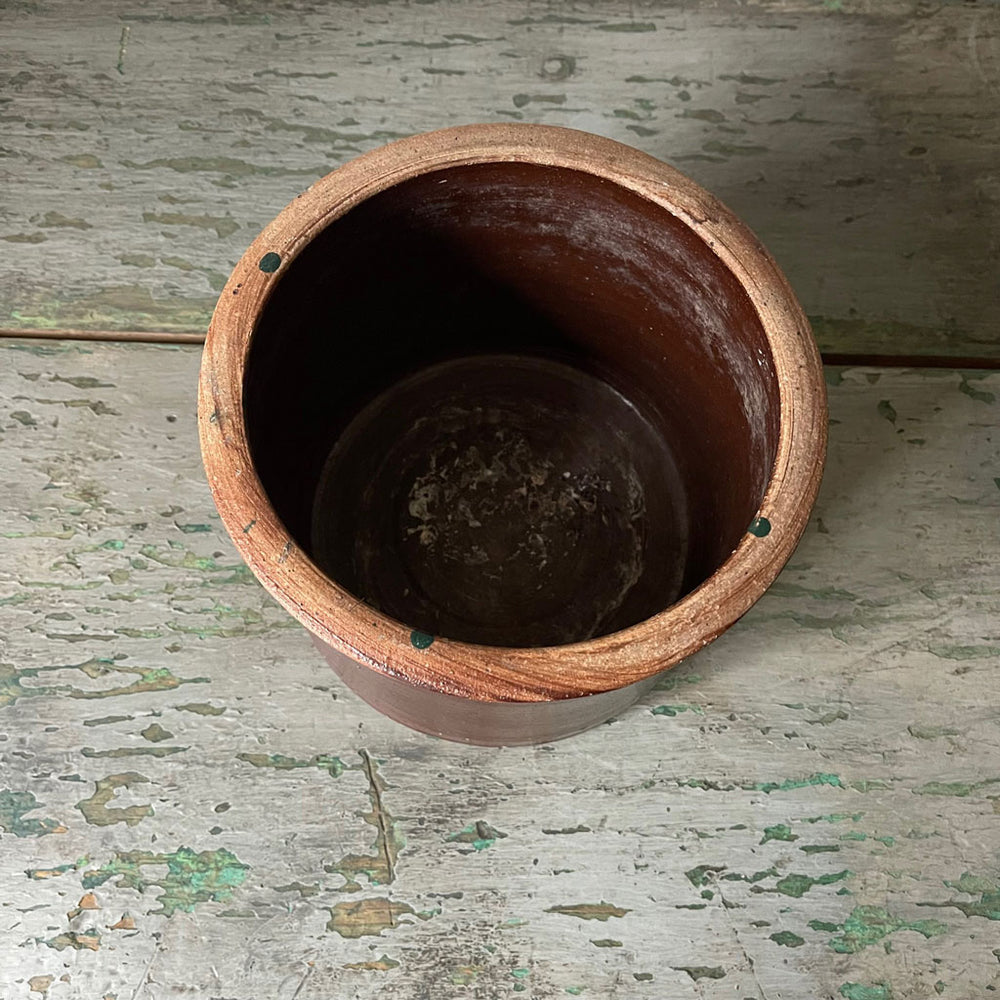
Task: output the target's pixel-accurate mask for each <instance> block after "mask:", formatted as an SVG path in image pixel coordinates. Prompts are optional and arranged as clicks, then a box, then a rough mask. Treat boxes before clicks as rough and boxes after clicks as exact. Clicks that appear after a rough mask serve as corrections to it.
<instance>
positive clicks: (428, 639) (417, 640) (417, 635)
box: [410, 628, 434, 649]
mask: <svg viewBox="0 0 1000 1000" xmlns="http://www.w3.org/2000/svg"><path fill="white" fill-rule="evenodd" d="M433 641H434V636H432V635H431V634H430V633H429V632H421V631H420V629H416V628H415V629H414V630H413V631H412V632H411V633H410V645H412V646H413V648H414V649H426V648H427V647H428V646H429V645H430V644H431V643H432V642H433Z"/></svg>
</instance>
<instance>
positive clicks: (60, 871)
mask: <svg viewBox="0 0 1000 1000" xmlns="http://www.w3.org/2000/svg"><path fill="white" fill-rule="evenodd" d="M88 864H90V858H89V857H88V856H87V855H84V856H83V857H82V858H77V859H76V861H71V862H69V863H68V864H65V865H54V866H53V867H51V868H27V869H25V872H24V874H25V875H26V876H27V877H28V878H30V879H33V880H34V881H36V882H41V881H44V880H45V879H50V878H59V876H60V875H65V874H66V872H75V871H79V870H80V869H81V868H83V866H84V865H88Z"/></svg>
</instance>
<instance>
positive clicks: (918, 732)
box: [906, 723, 959, 740]
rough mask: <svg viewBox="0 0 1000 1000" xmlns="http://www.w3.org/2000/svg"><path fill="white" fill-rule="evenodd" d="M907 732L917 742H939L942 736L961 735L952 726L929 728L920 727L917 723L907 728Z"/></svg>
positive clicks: (925, 726) (926, 726)
mask: <svg viewBox="0 0 1000 1000" xmlns="http://www.w3.org/2000/svg"><path fill="white" fill-rule="evenodd" d="M906 731H907V732H908V733H909V734H910V735H911V736H912V737H913V738H914V739H917V740H938V739H940V738H941V737H942V736H958V735H959V732H958V730H957V729H953V728H952V727H951V726H928V725H918V724H917V723H914V724H913V725H912V726H907V727H906Z"/></svg>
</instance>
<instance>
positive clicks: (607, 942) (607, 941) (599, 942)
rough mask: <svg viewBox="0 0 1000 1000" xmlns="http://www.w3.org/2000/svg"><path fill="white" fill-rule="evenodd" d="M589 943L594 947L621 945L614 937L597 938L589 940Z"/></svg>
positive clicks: (617, 946)
mask: <svg viewBox="0 0 1000 1000" xmlns="http://www.w3.org/2000/svg"><path fill="white" fill-rule="evenodd" d="M590 943H591V944H592V945H593V946H594V947H595V948H620V947H621V946H622V943H621V941H616V940H615V939H614V938H597V939H594V940H591V942H590Z"/></svg>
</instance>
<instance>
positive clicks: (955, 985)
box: [0, 0, 1000, 1000]
mask: <svg viewBox="0 0 1000 1000" xmlns="http://www.w3.org/2000/svg"><path fill="white" fill-rule="evenodd" d="M998 36H1000V9H998V7H997V6H996V5H992V4H985V3H978V4H977V3H968V4H960V3H955V4H948V3H944V4H936V5H934V6H933V7H932V6H930V5H926V4H922V3H898V2H894V0H886V2H882V3H877V4H876V3H874V2H871V3H867V2H864V0H857V2H852V0H843V2H840V0H836V2H834V0H828V2H825V3H820V2H809V0H773V2H770V3H761V4H753V3H735V2H718V3H710V2H703V3H687V4H680V3H666V2H653V3H631V4H626V3H624V2H620V0H610V2H604V3H583V2H581V3H576V4H562V3H535V2H530V0H505V2H498V3H491V4H487V3H485V2H479V0H474V2H451V3H448V2H445V0H441V2H439V3H436V4H431V5H427V4H414V5H412V6H410V5H403V4H395V3H389V4H386V5H375V4H371V5H367V4H328V5H318V6H310V5H306V4H300V3H295V2H293V3H289V4H286V5H282V6H281V7H280V8H274V9H272V8H271V7H270V6H268V5H265V4H262V3H257V2H256V0H246V2H240V3H221V2H212V3H204V4H195V3H191V2H179V3H174V4H172V5H170V6H167V5H163V4H156V3H154V4H147V5H142V6H127V5H124V4H119V5H115V4H111V3H107V2H105V3H100V4H92V5H88V6H87V7H86V8H84V7H80V6H78V5H71V4H68V3H52V4H45V3H42V4H37V5H27V4H25V5H9V6H8V7H6V8H4V9H3V11H2V13H0V48H2V49H3V50H4V51H5V53H6V58H5V60H4V65H3V67H2V73H3V74H4V75H3V78H2V82H0V121H2V123H3V132H2V139H0V145H2V147H3V149H2V152H3V157H4V158H3V159H2V160H0V170H2V171H3V176H4V191H5V198H4V200H3V204H2V208H0V213H2V214H0V240H2V241H5V242H4V244H3V245H4V246H6V248H7V251H6V254H5V266H4V268H3V269H2V273H0V323H2V324H3V325H6V326H8V327H18V326H20V327H28V328H39V327H76V328H87V329H113V330H114V329H118V330H135V329H146V330H153V331H188V332H194V331H198V330H199V329H202V328H203V326H204V323H205V322H206V319H207V316H208V312H209V310H210V308H211V303H212V299H213V293H214V291H215V290H216V289H217V288H218V287H219V283H220V282H221V281H222V280H223V276H224V275H225V273H226V272H227V271H228V269H229V268H230V267H231V265H232V263H233V262H234V260H235V259H236V257H237V256H238V255H239V253H240V251H241V249H242V247H243V246H244V245H245V244H246V243H247V242H249V239H250V238H251V236H252V235H253V233H254V232H255V231H256V229H257V228H259V227H260V226H261V225H262V224H263V223H264V222H265V221H267V220H268V219H269V218H270V217H271V216H272V215H273V214H274V213H275V212H276V211H277V209H278V208H279V207H280V206H281V204H282V203H284V202H285V201H287V200H288V199H289V198H290V197H291V196H292V195H293V194H294V193H295V192H296V191H297V190H299V189H301V188H302V187H303V186H304V185H306V184H307V183H308V182H309V181H310V180H311V179H313V178H315V177H317V176H319V175H320V174H322V173H324V172H326V171H327V170H328V169H330V168H332V167H333V166H335V165H336V164H337V163H338V162H340V161H342V160H343V159H345V158H346V157H349V156H351V155H353V154H354V153H355V152H356V151H359V150H361V149H365V148H370V147H371V146H373V145H376V144H378V143H380V142H382V141H384V140H385V139H388V138H391V137H392V136H393V135H396V134H403V133H408V132H412V131H416V130H419V129H425V128H430V127H434V126H437V125H445V124H454V123H458V122H462V121H470V120H499V119H502V118H503V117H514V118H520V119H523V120H526V121H545V122H549V123H563V124H567V125H573V126H576V127H581V128H587V129H590V130H592V131H597V132H602V133H605V134H608V135H611V136H613V137H615V138H619V139H624V140H626V141H630V142H632V143H633V144H635V145H639V146H641V147H642V148H645V149H647V150H648V151H650V152H653V153H656V154H658V155H661V156H663V157H664V158H666V159H668V160H671V161H672V162H675V163H677V165H678V166H680V167H681V169H684V170H686V171H687V172H688V173H690V174H692V175H694V176H695V177H696V179H698V180H699V181H701V182H702V183H704V184H706V185H707V186H709V187H710V188H712V189H713V190H715V191H716V192H717V193H718V194H720V195H721V196H722V197H723V198H724V199H725V200H727V201H729V202H730V203H731V204H732V206H733V207H734V208H735V209H736V210H737V211H738V212H739V213H740V214H742V215H743V216H744V218H746V219H747V220H748V221H749V222H750V223H751V224H752V225H753V226H754V227H755V228H756V229H757V231H758V233H759V234H760V235H761V236H762V238H763V239H764V241H765V242H766V243H767V244H768V245H769V246H770V247H771V248H772V249H773V251H774V252H775V254H776V256H777V257H778V258H779V261H780V263H781V264H782V265H783V266H784V267H785V268H786V270H787V271H788V273H789V275H790V276H791V278H792V280H793V283H794V284H795V285H796V288H797V290H798V291H799V293H800V295H801V297H802V299H803V301H804V303H805V305H806V307H807V310H808V311H809V312H810V314H811V315H812V316H813V317H814V321H815V326H816V329H817V334H818V337H819V339H820V341H821V343H822V346H823V347H824V349H825V350H827V351H828V352H831V353H835V354H851V355H866V354H867V355H872V354H886V353H894V354H900V355H918V354H937V355H949V356H952V357H955V358H974V357H978V358H980V359H997V358H1000V336H998V332H997V319H996V310H997V305H998V293H997V290H998V277H1000V275H998V244H997V232H998V231H1000V172H998V168H997V163H998V158H997V155H998V145H1000V116H998V110H1000V41H998ZM0 359H2V364H0V429H2V434H3V448H2V450H0V469H2V473H3V483H4V489H5V496H6V502H5V503H4V504H3V509H2V512H0V535H2V537H3V543H2V548H0V553H2V556H3V558H2V561H0V759H2V764H3V770H2V773H0V831H2V832H0V841H2V845H0V995H2V996H3V997H4V998H10V1000H14V998H26V997H29V996H30V997H31V998H33V1000H38V998H39V997H43V996H46V997H50V998H53V1000H58V998H60V997H87V998H100V997H116V998H118V1000H126V998H145V997H149V998H166V997H175V996H180V995H187V996H195V997H219V998H222V997H225V998H239V1000H251V998H254V1000H257V998H264V997H275V998H293V997H297V998H301V1000H307V998H310V997H316V998H319V997H324V998H326V997H341V996H343V997H373V996H375V995H377V994H379V993H381V992H382V991H386V990H388V991H391V992H392V993H393V995H396V996H399V997H402V998H414V1000H415V998H419V997H435V998H436V997H483V998H494V997H504V996H509V995H513V994H522V995H524V996H525V997H539V998H542V997H556V996H563V995H565V994H569V995H581V996H591V997H602V998H603V997H618V998H625V997H628V998H631V997H657V998H660V997H671V998H673V997H677V998H684V997H692V998H695V997H705V998H714V997H758V998H766V1000H776V998H794V1000H804V998H814V997H815V998H840V997H844V998H847V1000H890V998H894V1000H901V998H906V1000H909V998H923V997H927V998H931V997H937V996H939V995H940V996H943V997H945V998H954V1000H968V998H972V997H980V996H984V995H986V994H987V993H988V992H989V991H995V990H997V989H998V988H1000V924H998V921H1000V815H998V814H1000V714H998V711H1000V710H998V695H1000V679H998V669H997V667H998V663H1000V541H998V527H1000V518H998V513H1000V444H998V442H1000V404H998V399H1000V373H997V372H991V371H988V370H985V369H983V368H979V369H973V368H962V367H956V368H953V369H940V368H939V369H914V368H909V369H899V368H874V367H870V366H868V367H866V366H861V365H857V364H854V365H851V366H846V367H845V366H830V367H828V369H827V370H828V381H829V390H830V408H831V418H832V426H831V447H830V458H829V465H828V472H827V477H826V481H825V483H824V486H823V491H822V493H821V496H820V500H819V503H818V505H817V508H816V511H815V515H814V517H813V519H812V522H811V524H810V528H809V530H808V532H807V534H806V537H805V539H804V540H803V542H802V545H801V547H800V548H799V550H798V552H797V554H796V556H795V557H794V558H793V560H792V563H791V564H790V565H789V567H788V568H787V569H786V571H785V572H784V573H783V575H782V576H781V577H780V579H779V581H778V582H777V583H776V584H775V586H774V587H772V588H771V590H770V591H769V592H768V594H767V596H766V597H765V598H764V599H763V600H762V601H761V602H760V603H759V604H758V605H757V606H756V607H755V608H754V609H753V611H751V612H750V613H749V614H748V615H747V616H746V617H745V618H744V619H743V620H742V621H741V622H740V623H739V624H738V625H737V626H736V627H734V628H733V629H732V630H731V631H730V632H729V633H727V634H726V635H725V636H724V637H723V638H721V639H720V640H719V641H717V642H716V643H714V644H713V645H711V646H710V647H709V648H707V649H706V650H705V651H704V652H703V653H701V654H699V655H698V656H697V657H695V658H694V659H692V660H691V661H689V662H688V663H687V664H685V665H683V666H681V667H679V668H677V669H675V670H674V671H672V672H671V673H670V674H669V675H667V678H666V680H665V681H664V682H663V683H662V684H661V686H660V688H659V689H658V690H657V691H656V692H654V693H653V694H652V695H650V696H649V697H647V698H646V699H644V701H643V702H642V703H640V704H639V705H638V706H636V707H635V708H633V709H631V710H630V711H628V712H627V713H625V714H624V715H623V716H622V717H621V718H618V719H616V720H614V721H613V722H611V723H608V724H607V725H605V726H602V727H600V728H598V729H597V730H595V731H592V732H590V733H587V734H585V735H583V736H580V737H577V738H574V739H571V740H568V741H565V742H562V743H557V744H554V745H552V746H543V747H537V748H534V749H517V750H513V749H500V750H491V749H477V748H466V747H462V746H458V745H453V744H448V743H444V742H441V741H436V740H433V739H431V738H429V737H424V736H421V735H418V734H416V733H412V732H409V731H407V730H405V729H403V728H401V727H399V726H397V725H395V724H393V723H391V722H389V721H387V720H385V719H383V718H381V717H380V716H378V715H377V714H375V713H374V712H372V711H371V710H369V709H368V708H367V707H366V706H365V705H364V704H362V703H360V702H359V701H358V700H357V699H356V698H355V697H354V696H353V695H351V694H350V693H349V692H347V691H346V690H345V689H344V688H343V687H342V686H341V685H340V684H339V683H338V682H337V680H336V679H335V678H334V677H333V675H332V674H331V673H330V672H329V670H328V669H327V668H326V667H325V666H324V665H323V664H322V663H321V662H320V660H319V657H318V655H317V654H316V653H315V652H314V651H313V649H312V646H311V644H310V642H309V640H308V637H307V635H306V633H305V632H304V631H303V630H302V629H301V628H300V627H299V626H298V625H296V624H295V623H294V622H293V621H292V620H291V619H289V618H288V616H287V615H285V614H284V612H283V611H281V610H280V609H279V608H278V607H277V606H276V605H275V604H274V603H273V602H272V601H271V600H270V599H269V598H268V597H267V596H266V595H265V594H264V593H263V591H262V590H261V589H260V587H259V586H258V585H257V584H256V582H255V581H254V579H253V577H252V576H251V575H250V574H249V572H248V571H247V570H246V569H245V568H244V567H243V566H242V565H241V564H240V563H239V561H238V560H237V559H236V557H235V555H234V552H233V549H232V547H231V545H230V543H229V541H228V539H227V538H226V536H225V534H224V532H223V531H222V529H221V527H220V523H219V520H218V517H217V515H216V514H215V511H214V509H213V507H212V504H211V501H210V499H209V495H208V490H207V487H206V485H205V483H204V481H203V477H202V473H201V467H200V460H199V456H198V448H197V440H196V428H195V421H194V391H195V380H196V371H197V366H198V361H199V351H198V348H197V346H185V345H181V344H165V345H154V344H121V343H84V342H79V341H43V340H15V339H4V340H0ZM862 360H863V359H862Z"/></svg>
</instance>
